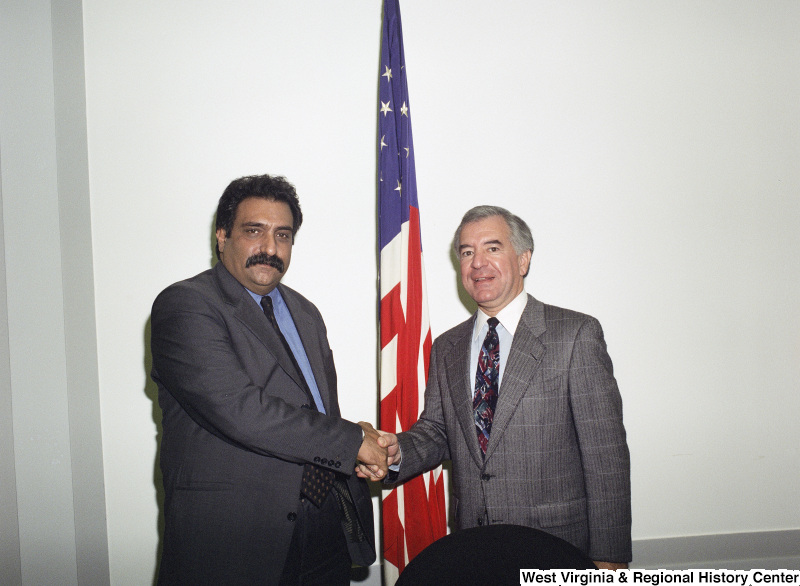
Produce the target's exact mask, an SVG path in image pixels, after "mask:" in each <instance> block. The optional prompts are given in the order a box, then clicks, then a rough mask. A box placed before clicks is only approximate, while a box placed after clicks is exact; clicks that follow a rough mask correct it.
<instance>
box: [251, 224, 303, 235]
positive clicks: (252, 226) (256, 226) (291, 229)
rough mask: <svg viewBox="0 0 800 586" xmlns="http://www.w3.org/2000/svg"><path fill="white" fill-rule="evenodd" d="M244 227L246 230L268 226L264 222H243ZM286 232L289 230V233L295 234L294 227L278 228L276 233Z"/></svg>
mask: <svg viewBox="0 0 800 586" xmlns="http://www.w3.org/2000/svg"><path fill="white" fill-rule="evenodd" d="M241 225H242V227H244V228H265V227H266V226H267V225H266V224H265V223H263V222H242V224H241ZM284 230H288V231H289V232H292V233H294V228H293V227H292V226H276V227H275V232H282V231H284Z"/></svg>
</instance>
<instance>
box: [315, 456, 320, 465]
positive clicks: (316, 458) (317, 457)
mask: <svg viewBox="0 0 800 586" xmlns="http://www.w3.org/2000/svg"><path fill="white" fill-rule="evenodd" d="M314 462H316V463H317V464H319V456H314Z"/></svg>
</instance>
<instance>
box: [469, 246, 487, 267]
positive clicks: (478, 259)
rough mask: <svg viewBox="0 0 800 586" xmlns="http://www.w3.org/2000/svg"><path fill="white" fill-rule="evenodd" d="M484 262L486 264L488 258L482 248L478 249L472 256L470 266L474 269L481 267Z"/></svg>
mask: <svg viewBox="0 0 800 586" xmlns="http://www.w3.org/2000/svg"><path fill="white" fill-rule="evenodd" d="M484 264H486V258H485V257H484V255H483V252H482V251H480V250H476V251H475V252H473V253H472V258H471V259H470V266H471V267H472V268H473V269H479V268H481V267H482V266H483V265H484Z"/></svg>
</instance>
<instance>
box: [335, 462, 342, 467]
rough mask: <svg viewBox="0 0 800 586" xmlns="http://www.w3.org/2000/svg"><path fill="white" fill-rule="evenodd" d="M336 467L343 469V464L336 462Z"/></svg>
mask: <svg viewBox="0 0 800 586" xmlns="http://www.w3.org/2000/svg"><path fill="white" fill-rule="evenodd" d="M334 466H335V467H336V468H341V467H342V463H341V462H336V464H334Z"/></svg>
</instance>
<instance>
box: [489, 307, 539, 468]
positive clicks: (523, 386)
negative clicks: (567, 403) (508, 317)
mask: <svg viewBox="0 0 800 586" xmlns="http://www.w3.org/2000/svg"><path fill="white" fill-rule="evenodd" d="M545 329H546V326H545V321H544V305H543V304H542V303H541V302H540V301H537V300H536V299H534V298H533V297H531V296H530V295H528V303H527V305H526V306H525V310H524V311H523V312H522V317H521V318H520V320H519V324H517V330H516V332H514V341H513V342H512V343H511V350H510V352H509V356H508V363H507V364H506V366H504V367H503V382H502V384H501V385H500V394H499V397H498V399H497V408H496V409H495V414H494V420H493V421H492V433H491V435H490V436H489V445H488V446H487V447H486V458H487V459H488V458H489V457H490V456H491V455H492V453H493V452H494V451H495V449H497V446H498V445H499V443H500V440H501V439H502V437H503V434H504V433H505V431H506V429H507V428H508V424H509V422H510V421H511V418H512V417H513V416H514V412H515V411H516V409H517V406H518V404H519V402H520V401H521V400H522V397H523V396H524V395H525V393H526V391H527V390H528V387H529V386H530V383H531V380H532V378H533V376H534V374H535V373H536V371H537V370H538V369H539V367H540V366H541V364H542V358H543V357H544V354H545V350H546V348H545V346H544V344H543V343H542V341H541V340H540V339H539V336H541V335H542V334H543V333H544V331H545Z"/></svg>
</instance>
